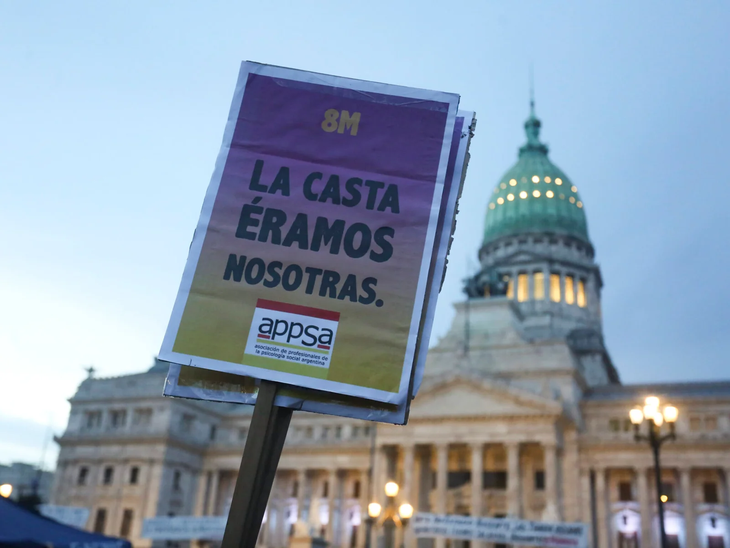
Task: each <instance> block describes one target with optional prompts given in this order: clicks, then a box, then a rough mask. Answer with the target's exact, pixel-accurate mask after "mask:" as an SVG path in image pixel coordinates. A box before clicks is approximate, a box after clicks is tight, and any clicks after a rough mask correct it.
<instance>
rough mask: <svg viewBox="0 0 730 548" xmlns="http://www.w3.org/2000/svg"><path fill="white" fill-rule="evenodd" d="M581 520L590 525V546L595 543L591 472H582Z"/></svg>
mask: <svg viewBox="0 0 730 548" xmlns="http://www.w3.org/2000/svg"><path fill="white" fill-rule="evenodd" d="M578 500H579V504H580V520H581V521H582V522H583V523H587V524H588V544H589V545H590V544H591V543H592V542H593V541H592V539H593V515H592V512H591V508H593V501H592V497H591V473H590V470H581V471H580V498H579V499H578Z"/></svg>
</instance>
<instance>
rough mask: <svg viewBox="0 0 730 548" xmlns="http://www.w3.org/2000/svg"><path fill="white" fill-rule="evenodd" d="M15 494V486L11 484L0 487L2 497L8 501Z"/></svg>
mask: <svg viewBox="0 0 730 548" xmlns="http://www.w3.org/2000/svg"><path fill="white" fill-rule="evenodd" d="M12 494H13V486H12V485H10V484H9V483H3V484H2V485H0V497H3V498H4V499H7V498H9V497H10V495H12Z"/></svg>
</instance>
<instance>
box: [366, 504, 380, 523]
mask: <svg viewBox="0 0 730 548" xmlns="http://www.w3.org/2000/svg"><path fill="white" fill-rule="evenodd" d="M382 509H383V508H382V506H380V505H379V504H378V503H377V502H371V503H370V504H368V516H370V517H371V518H373V519H375V518H377V517H378V516H379V515H380V512H381V511H382Z"/></svg>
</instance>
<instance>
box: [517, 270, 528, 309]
mask: <svg viewBox="0 0 730 548" xmlns="http://www.w3.org/2000/svg"><path fill="white" fill-rule="evenodd" d="M528 294H529V291H528V287H527V274H525V273H521V274H518V275H517V300H518V301H519V302H521V303H523V302H525V301H526V300H527V296H528Z"/></svg>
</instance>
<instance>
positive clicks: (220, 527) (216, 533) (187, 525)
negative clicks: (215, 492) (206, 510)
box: [141, 516, 227, 540]
mask: <svg viewBox="0 0 730 548" xmlns="http://www.w3.org/2000/svg"><path fill="white" fill-rule="evenodd" d="M226 519H227V518H226V516H200V517H197V516H173V517H157V518H146V519H145V520H144V521H143V522H142V535H141V536H142V538H146V539H151V540H220V539H222V538H223V532H224V531H225V529H226Z"/></svg>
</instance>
